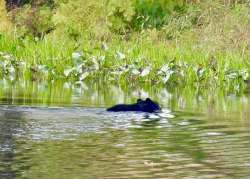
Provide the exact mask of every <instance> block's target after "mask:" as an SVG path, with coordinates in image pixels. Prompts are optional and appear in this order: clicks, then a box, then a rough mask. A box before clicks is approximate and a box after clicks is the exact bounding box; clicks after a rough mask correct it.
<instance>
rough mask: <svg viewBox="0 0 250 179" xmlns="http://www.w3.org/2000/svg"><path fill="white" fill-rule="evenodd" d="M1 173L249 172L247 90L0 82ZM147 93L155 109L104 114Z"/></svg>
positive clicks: (162, 175)
mask: <svg viewBox="0 0 250 179" xmlns="http://www.w3.org/2000/svg"><path fill="white" fill-rule="evenodd" d="M0 85H1V89H0V104H1V105H0V178H32V179H33V178H60V179H61V178H250V150H249V149H250V120H249V117H250V108H249V107H250V96H249V95H248V94H244V93H242V94H233V93H225V92H224V91H218V90H216V91H213V90H210V91H209V90H198V89H190V88H184V89H175V88H173V89H169V88H163V87H162V88H157V89H154V88H153V87H149V86H148V87H147V86H146V87H145V86H144V87H128V86H122V87H117V86H114V85H107V86H106V87H105V88H104V87H103V85H100V84H96V83H92V84H80V85H77V86H74V85H71V84H69V83H63V82H54V83H50V84H46V83H38V82H36V83H34V82H15V83H14V82H10V81H7V80H2V81H0ZM139 96H141V97H148V96H150V97H151V98H153V99H154V100H157V101H158V102H159V103H160V104H161V106H162V107H163V112H162V113H159V114H150V115H149V114H146V113H133V112H130V113H108V112H106V111H105V108H106V107H108V106H111V105H113V104H116V103H130V102H134V101H135V100H136V98H138V97H139Z"/></svg>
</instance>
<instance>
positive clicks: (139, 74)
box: [0, 0, 250, 91]
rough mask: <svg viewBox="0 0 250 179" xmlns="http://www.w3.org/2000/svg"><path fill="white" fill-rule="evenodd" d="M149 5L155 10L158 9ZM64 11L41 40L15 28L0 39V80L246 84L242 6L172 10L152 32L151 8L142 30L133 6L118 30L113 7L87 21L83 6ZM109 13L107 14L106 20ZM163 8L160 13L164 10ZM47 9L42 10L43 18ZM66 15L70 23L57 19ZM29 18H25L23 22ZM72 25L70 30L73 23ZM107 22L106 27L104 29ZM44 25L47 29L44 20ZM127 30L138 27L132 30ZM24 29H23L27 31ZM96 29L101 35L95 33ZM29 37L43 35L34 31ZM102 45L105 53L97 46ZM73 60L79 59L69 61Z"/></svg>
mask: <svg viewBox="0 0 250 179" xmlns="http://www.w3.org/2000/svg"><path fill="white" fill-rule="evenodd" d="M149 2H150V1H149ZM75 3H76V5H77V2H75ZM79 3H80V1H79ZM88 3H89V4H90V5H91V7H92V6H93V8H95V7H96V8H97V9H96V10H98V9H100V7H104V6H105V3H104V4H103V3H101V4H100V6H99V4H98V3H97V2H94V1H93V2H92V1H91V0H89V2H88ZM132 4H133V3H132ZM129 5H131V4H129ZM155 5H156V6H157V7H158V6H159V5H160V4H155ZM67 6H70V7H73V6H72V2H71V1H70V2H68V3H66V4H63V5H62V4H60V3H59V5H57V9H54V11H55V12H54V16H55V17H51V19H55V18H56V19H57V20H58V26H57V23H56V24H55V30H54V31H52V32H51V33H49V34H44V36H42V37H35V36H32V34H29V33H28V35H23V33H22V32H23V31H21V32H20V31H19V28H20V25H19V26H18V25H17V26H16V27H17V28H16V29H15V30H14V31H13V33H12V34H11V35H8V34H5V33H2V35H1V36H0V51H1V52H2V53H1V55H0V61H1V64H0V65H1V70H0V77H1V78H11V79H15V78H22V79H24V80H35V81H44V80H49V81H51V80H57V79H60V80H65V81H71V82H73V83H80V82H81V81H86V80H95V81H105V82H107V83H119V84H125V83H130V84H131V85H136V84H141V83H144V84H151V85H167V86H199V87H202V88H214V87H219V88H228V89H231V90H232V91H233V90H236V91H240V90H241V89H242V88H243V87H244V86H245V85H244V81H245V80H249V72H250V71H249V65H250V63H249V57H250V49H249V47H250V39H249V35H248V34H249V33H250V31H249V30H248V29H249V27H250V26H249V23H247V20H246V19H247V18H248V16H247V14H249V13H248V11H249V9H248V7H249V4H248V2H246V3H242V4H240V3H235V4H223V3H221V2H220V1H216V2H215V1H214V2H201V3H191V4H184V5H183V4H182V5H181V4H177V5H176V6H173V9H167V10H166V15H167V16H168V17H165V16H164V19H165V20H166V19H167V20H166V21H160V22H161V23H160V24H158V25H157V26H155V28H154V27H153V26H152V24H157V23H156V22H154V19H155V20H157V14H152V12H151V11H150V6H148V7H144V8H146V9H147V13H148V16H149V18H150V21H149V22H146V21H145V23H147V27H143V26H140V24H136V25H135V24H134V23H143V22H142V21H141V19H140V20H139V21H135V19H134V20H133V18H135V17H134V16H135V15H138V13H140V12H139V11H138V12H137V11H136V12H134V13H132V10H133V8H131V7H130V8H129V12H130V13H129V15H128V14H127V16H128V17H127V16H126V18H127V19H126V20H125V19H124V18H125V17H122V16H123V15H126V13H125V11H124V13H125V14H119V18H121V19H123V21H122V23H123V24H122V25H121V24H119V23H118V22H117V19H116V21H113V20H114V18H118V17H117V12H116V10H114V9H116V8H117V7H119V4H115V5H114V7H113V6H111V5H107V7H106V6H105V8H106V9H103V10H102V11H100V12H98V14H96V17H95V19H93V18H94V15H95V14H93V13H94V12H95V11H93V13H92V14H89V16H90V17H89V16H86V17H85V18H86V19H84V18H82V17H81V18H80V16H79V14H81V12H85V10H86V9H84V8H87V7H84V8H82V7H81V6H77V7H75V6H74V8H77V9H78V11H76V12H74V11H73V12H72V16H71V13H69V12H66V11H64V10H63V9H65V8H66V7H67ZM116 6H117V7H116ZM111 7H113V9H112V8H111ZM171 7H172V6H171ZM176 7H178V8H179V9H178V8H176ZM23 8H25V7H23ZM109 8H110V9H109ZM176 9H177V10H176ZM109 10H110V14H109V15H107V14H105V13H107V11H109ZM161 10H162V11H164V8H161ZM47 11H48V8H47V9H46V11H42V12H43V13H45V12H47ZM20 12H23V11H22V10H21V11H20ZM115 12H116V13H115ZM96 13H97V12H96ZM143 13H146V12H144V11H143ZM21 14H22V13H21ZM51 14H52V15H53V13H51V12H49V15H50V16H51ZM65 14H66V15H67V16H68V19H69V20H68V21H67V18H63V17H64V15H65ZM162 14H164V12H162V13H161V16H160V17H162V18H163V16H162ZM18 15H20V14H18ZM104 15H107V19H106V20H107V22H106V21H105V23H107V24H102V25H100V24H98V23H100V21H99V20H100V19H98V18H100V17H102V16H104ZM144 15H145V14H144ZM110 16H114V17H112V18H111V17H110ZM78 17H79V18H80V19H78ZM27 18H28V17H26V16H25V18H24V20H27ZM46 18H47V16H46ZM110 18H111V19H110ZM20 19H21V20H22V18H20ZM72 19H74V21H73V20H72ZM91 19H93V21H92V20H91ZM121 19H120V20H121ZM71 20H72V21H71ZM129 20H131V22H130V21H129ZM83 21H84V22H83ZM109 21H110V22H109ZM71 22H73V23H76V24H75V25H74V24H73V25H72V24H70V23H71ZM111 22H112V26H109V25H108V24H109V23H111ZM115 22H116V23H118V24H114V23H115ZM132 22H133V23H132ZM36 23H37V24H39V22H36ZM95 23H96V24H95ZM120 23H121V21H120ZM150 23H152V24H151V25H150ZM24 24H27V23H24ZM42 24H43V28H45V26H44V25H46V23H45V21H42ZM133 24H134V25H135V26H136V27H135V28H134V29H133V26H131V25H133ZM71 25H72V26H71ZM119 25H121V26H119ZM129 25H130V27H129V30H128V29H126V28H128V26H129ZM85 26H89V27H88V28H85ZM114 26H115V27H119V28H120V27H121V28H122V29H123V31H122V32H121V29H120V30H118V31H119V32H118V31H113V30H112V29H113V28H114ZM69 27H70V29H68V28H69ZM138 27H142V29H138ZM25 28H26V30H28V27H27V26H25ZM72 28H74V29H72ZM100 28H101V29H102V28H103V29H104V31H103V32H101V31H102V30H101V29H100ZM83 29H84V30H83ZM98 32H100V34H98ZM35 34H43V33H42V32H40V31H39V33H35ZM33 35H34V34H33ZM104 44H105V45H106V46H107V49H103V48H102V46H103V45H104ZM74 54H75V55H80V57H79V58H77V59H76V58H74V57H72V56H73V55H74ZM6 55H7V58H6ZM8 55H10V57H8ZM13 69H14V70H13Z"/></svg>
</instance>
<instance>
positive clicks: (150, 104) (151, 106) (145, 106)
mask: <svg viewBox="0 0 250 179" xmlns="http://www.w3.org/2000/svg"><path fill="white" fill-rule="evenodd" d="M137 104H138V106H139V108H140V109H141V111H144V112H156V111H159V110H161V107H160V106H159V104H158V103H156V102H154V101H153V100H151V99H150V98H147V99H146V100H145V101H143V100H141V99H138V100H137Z"/></svg>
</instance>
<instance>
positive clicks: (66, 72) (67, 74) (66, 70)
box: [63, 68, 73, 77]
mask: <svg viewBox="0 0 250 179" xmlns="http://www.w3.org/2000/svg"><path fill="white" fill-rule="evenodd" d="M72 71H73V69H72V68H68V69H65V70H64V72H63V73H64V75H65V76H66V77H68V76H69V75H70V73H71V72H72Z"/></svg>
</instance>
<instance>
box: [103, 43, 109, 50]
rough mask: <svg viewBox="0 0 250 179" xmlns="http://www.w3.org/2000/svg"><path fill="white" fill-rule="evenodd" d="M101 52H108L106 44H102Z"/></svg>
mask: <svg viewBox="0 0 250 179" xmlns="http://www.w3.org/2000/svg"><path fill="white" fill-rule="evenodd" d="M102 50H104V51H107V50H108V46H107V44H106V43H102Z"/></svg>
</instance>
